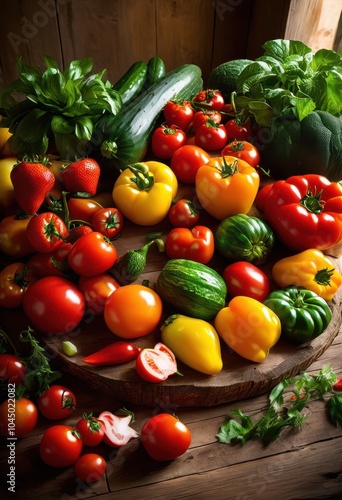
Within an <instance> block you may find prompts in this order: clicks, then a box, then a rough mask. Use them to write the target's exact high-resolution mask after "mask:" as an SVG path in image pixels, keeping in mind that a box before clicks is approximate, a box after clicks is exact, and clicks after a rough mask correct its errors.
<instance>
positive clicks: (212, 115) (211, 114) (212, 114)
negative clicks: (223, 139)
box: [192, 110, 222, 132]
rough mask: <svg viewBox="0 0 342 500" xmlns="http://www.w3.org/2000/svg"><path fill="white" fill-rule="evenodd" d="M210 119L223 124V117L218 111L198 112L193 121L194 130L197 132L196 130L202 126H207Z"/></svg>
mask: <svg viewBox="0 0 342 500" xmlns="http://www.w3.org/2000/svg"><path fill="white" fill-rule="evenodd" d="M209 119H210V120H212V121H213V122H215V123H221V120H222V115H221V113H219V112H218V111H205V110H201V111H196V113H195V114H194V117H193V119H192V128H193V130H194V131H195V132H196V130H197V129H198V128H199V127H200V126H201V125H205V124H206V123H207V121H208V120H209Z"/></svg>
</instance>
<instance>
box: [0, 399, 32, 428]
mask: <svg viewBox="0 0 342 500" xmlns="http://www.w3.org/2000/svg"><path fill="white" fill-rule="evenodd" d="M37 421H38V410H37V407H36V405H35V404H34V403H32V401H30V400H29V399H27V398H21V399H14V398H13V400H12V399H11V398H9V399H6V400H5V401H3V403H1V405H0V434H1V435H2V436H7V437H9V438H14V437H16V438H23V437H25V436H27V435H28V434H30V432H32V431H33V429H34V428H35V427H36V425H37ZM12 424H13V425H12Z"/></svg>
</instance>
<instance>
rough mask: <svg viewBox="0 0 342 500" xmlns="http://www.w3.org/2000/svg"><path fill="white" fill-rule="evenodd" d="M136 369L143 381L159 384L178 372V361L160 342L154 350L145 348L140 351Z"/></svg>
mask: <svg viewBox="0 0 342 500" xmlns="http://www.w3.org/2000/svg"><path fill="white" fill-rule="evenodd" d="M135 367H136V370H137V373H138V375H139V376H140V377H141V378H142V379H143V380H145V381H146V382H151V383H158V382H163V381H164V380H166V379H167V378H168V377H169V376H170V375H174V374H175V373H176V372H177V361H176V358H175V355H174V354H173V352H172V351H171V350H170V349H169V348H168V347H166V345H164V344H162V343H161V342H159V343H158V344H156V345H155V346H154V348H153V349H151V348H145V349H142V350H141V351H140V353H139V356H138V357H137V359H136V364H135Z"/></svg>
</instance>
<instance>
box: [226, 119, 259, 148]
mask: <svg viewBox="0 0 342 500" xmlns="http://www.w3.org/2000/svg"><path fill="white" fill-rule="evenodd" d="M224 126H225V128H226V131H227V142H228V143H229V142H232V141H235V140H236V141H250V140H251V138H252V136H253V132H252V126H251V122H250V120H249V119H247V120H246V119H245V118H238V117H235V118H232V119H231V120H228V121H227V122H226V123H225V125H224Z"/></svg>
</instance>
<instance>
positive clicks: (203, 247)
mask: <svg viewBox="0 0 342 500" xmlns="http://www.w3.org/2000/svg"><path fill="white" fill-rule="evenodd" d="M214 246H215V244H214V234H213V232H212V231H211V229H209V228H208V227H206V226H194V227H193V228H191V229H189V228H187V227H175V228H174V229H172V230H171V231H170V232H169V233H168V235H167V237H166V242H165V250H166V253H167V256H168V257H169V259H189V260H193V261H195V262H200V263H201V264H208V262H209V261H210V260H211V259H212V257H213V255H214Z"/></svg>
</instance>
